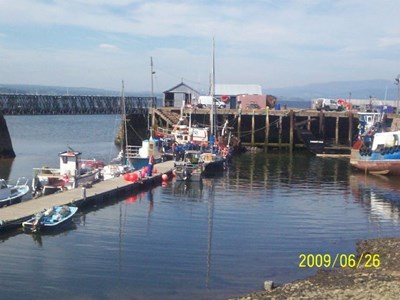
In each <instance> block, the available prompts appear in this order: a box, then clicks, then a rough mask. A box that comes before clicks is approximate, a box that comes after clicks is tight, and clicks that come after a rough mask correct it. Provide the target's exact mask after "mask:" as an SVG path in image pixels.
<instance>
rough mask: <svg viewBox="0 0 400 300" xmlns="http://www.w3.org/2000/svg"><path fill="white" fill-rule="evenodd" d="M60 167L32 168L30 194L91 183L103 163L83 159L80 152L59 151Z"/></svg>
mask: <svg viewBox="0 0 400 300" xmlns="http://www.w3.org/2000/svg"><path fill="white" fill-rule="evenodd" d="M58 155H59V157H60V168H59V169H52V168H49V167H42V168H34V169H33V170H34V176H33V180H32V196H33V197H36V196H41V195H43V196H44V195H50V194H53V193H56V192H61V191H64V190H71V189H74V188H76V187H78V186H80V185H83V184H92V183H93V182H96V181H97V180H98V179H99V175H100V170H101V169H102V168H103V167H104V163H103V162H102V161H98V160H95V159H93V160H83V159H81V155H82V153H81V152H77V151H73V150H68V151H64V152H60V153H59V154H58Z"/></svg>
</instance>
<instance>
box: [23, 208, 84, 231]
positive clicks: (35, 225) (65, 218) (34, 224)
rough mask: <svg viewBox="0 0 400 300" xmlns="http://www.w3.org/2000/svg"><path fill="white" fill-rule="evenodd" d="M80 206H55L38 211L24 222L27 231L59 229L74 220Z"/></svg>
mask: <svg viewBox="0 0 400 300" xmlns="http://www.w3.org/2000/svg"><path fill="white" fill-rule="evenodd" d="M77 211H78V208H77V207H75V206H67V205H62V206H55V207H52V208H49V209H47V210H44V211H41V212H38V213H36V214H35V215H33V216H32V218H30V219H29V220H27V221H25V222H23V223H22V228H23V229H24V231H25V232H28V233H36V232H45V231H50V230H55V229H59V228H60V227H61V226H64V225H66V224H67V223H69V222H71V221H72V217H73V216H74V215H75V214H76V212H77Z"/></svg>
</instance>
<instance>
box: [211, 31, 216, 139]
mask: <svg viewBox="0 0 400 300" xmlns="http://www.w3.org/2000/svg"><path fill="white" fill-rule="evenodd" d="M214 48H215V42H214V37H213V41H212V67H211V88H210V96H211V110H210V126H211V130H210V133H211V135H212V136H214V133H215V132H214V131H215V128H214V122H215V116H214V109H215V105H214V94H215V50H214Z"/></svg>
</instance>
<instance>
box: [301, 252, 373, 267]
mask: <svg viewBox="0 0 400 300" xmlns="http://www.w3.org/2000/svg"><path fill="white" fill-rule="evenodd" d="M299 260H300V261H299V268H332V269H333V268H335V267H340V268H379V267H380V265H381V260H380V256H379V254H370V253H362V254H361V255H359V256H357V255H355V254H344V253H342V254H340V253H336V254H335V255H332V254H328V253H326V254H312V253H309V254H305V253H301V254H300V255H299Z"/></svg>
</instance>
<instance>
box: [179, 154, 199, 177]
mask: <svg viewBox="0 0 400 300" xmlns="http://www.w3.org/2000/svg"><path fill="white" fill-rule="evenodd" d="M201 154H202V153H201V151H198V150H186V151H184V154H183V157H182V159H179V157H178V159H179V160H177V161H175V162H174V173H175V175H176V180H177V181H200V180H201V174H202V172H203V161H202V160H201Z"/></svg>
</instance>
